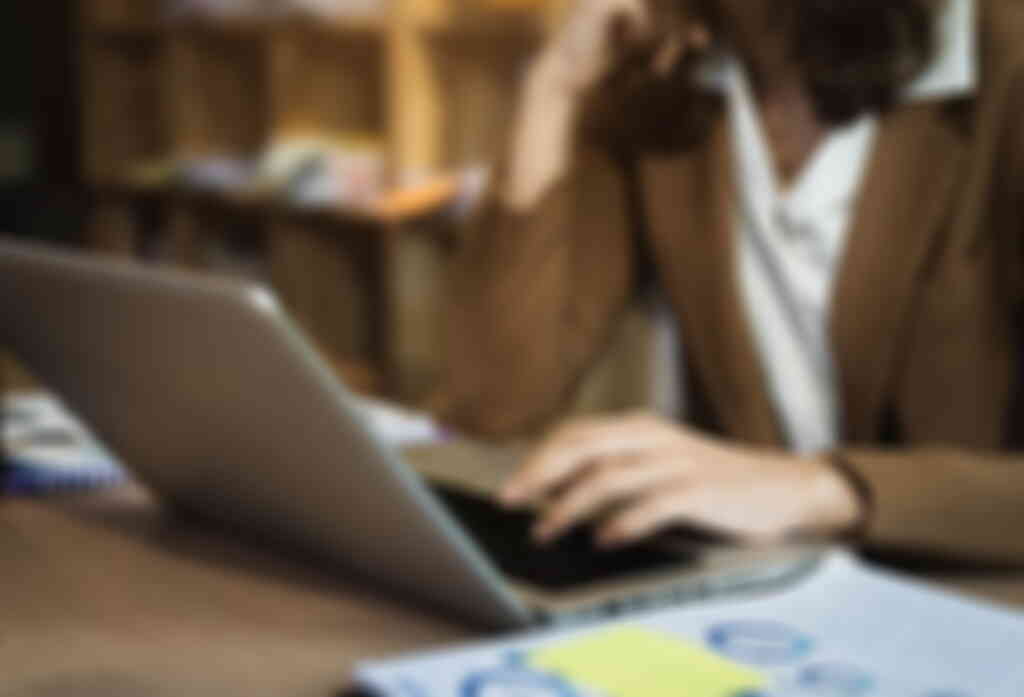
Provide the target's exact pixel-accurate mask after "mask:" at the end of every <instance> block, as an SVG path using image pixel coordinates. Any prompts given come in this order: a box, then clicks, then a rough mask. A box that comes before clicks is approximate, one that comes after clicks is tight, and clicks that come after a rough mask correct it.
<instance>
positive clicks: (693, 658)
mask: <svg viewBox="0 0 1024 697" xmlns="http://www.w3.org/2000/svg"><path fill="white" fill-rule="evenodd" d="M528 661H529V663H530V665H531V666H533V667H534V668H537V669H540V670H543V671H546V672H550V673H555V674H557V675H560V676H561V677H563V678H565V679H567V680H569V681H570V682H572V683H573V684H575V685H579V686H580V687H583V688H585V689H590V690H594V691H596V692H600V693H602V694H605V695H608V697H681V696H683V695H685V697H737V696H738V695H742V694H744V693H748V692H752V691H754V690H757V689H758V688H762V687H764V686H765V685H766V684H767V682H768V681H767V678H766V677H765V676H763V675H761V674H760V673H758V672H756V671H753V670H751V669H749V668H747V667H745V666H742V665H739V664H737V663H734V662H732V661H729V660H726V659H724V658H722V657H720V656H718V655H717V654H714V653H711V652H710V651H707V650H705V649H704V648H702V647H700V646H697V645H695V644H691V643H687V642H685V641H682V640H680V639H676V638H674V637H672V636H670V635H668V634H663V633H660V632H655V631H652V630H648V629H643V628H641V627H621V628H618V629H613V630H610V631H607V632H601V633H598V634H590V635H587V636H585V637H583V638H581V639H576V640H573V641H568V642H565V643H562V644H555V645H553V646H549V647H546V648H543V649H540V650H538V651H536V652H534V653H532V654H531V655H530V657H529V659H528Z"/></svg>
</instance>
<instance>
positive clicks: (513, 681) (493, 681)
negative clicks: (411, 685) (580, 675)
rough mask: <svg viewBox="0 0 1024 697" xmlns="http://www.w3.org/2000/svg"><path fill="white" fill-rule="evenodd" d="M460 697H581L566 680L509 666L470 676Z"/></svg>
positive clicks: (521, 667)
mask: <svg viewBox="0 0 1024 697" xmlns="http://www.w3.org/2000/svg"><path fill="white" fill-rule="evenodd" d="M459 695H460V697H579V695H578V694H577V692H576V690H574V689H573V687H572V685H570V684H569V683H568V682H566V681H565V680H562V679H561V678H559V677H557V676H555V675H549V674H547V673H538V672H536V671H533V670H530V669H529V668H528V667H526V666H509V667H506V668H495V669H493V670H484V671H480V672H479V673H473V674H472V675H469V676H468V677H467V678H466V679H465V680H464V681H463V683H462V687H461V689H460V690H459Z"/></svg>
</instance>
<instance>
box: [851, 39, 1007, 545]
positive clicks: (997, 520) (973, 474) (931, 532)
mask: <svg viewBox="0 0 1024 697" xmlns="http://www.w3.org/2000/svg"><path fill="white" fill-rule="evenodd" d="M1015 64H1016V67H1015V69H1014V70H1012V71H1010V72H1011V74H1013V75H1015V78H1014V79H1009V80H1007V82H1006V87H1005V89H1006V92H1005V102H1004V107H1003V108H1002V109H1001V113H1002V114H1003V121H1004V123H1003V126H1002V127H1001V128H1000V129H998V136H997V137H998V151H999V152H1000V153H1002V154H1003V157H1004V158H1005V159H1003V161H1002V165H1001V167H1000V172H999V173H997V175H996V176H995V178H994V180H993V185H994V186H996V187H998V189H999V191H998V194H997V195H996V196H994V197H993V198H995V199H997V200H1001V201H1002V206H1001V207H1002V209H1003V210H1007V211H1010V212H1011V213H1010V216H1011V217H1010V218H1009V219H1010V220H1013V219H1014V218H1015V219H1016V224H1011V225H1008V226H1005V229H998V230H995V231H992V232H994V233H995V234H996V235H997V237H996V238H995V239H997V240H999V244H1000V245H1001V246H1000V250H999V254H1000V255H1001V256H1002V258H1004V259H1012V260H1016V263H1015V264H1013V265H1012V268H1011V269H1010V270H1009V271H1010V273H1009V274H1008V277H1007V279H1006V283H1005V284H1004V288H1005V291H1004V292H1005V293H1006V294H1007V295H1008V296H1009V297H1011V298H1012V299H1013V305H1014V307H1016V308H1017V310H1016V311H1017V312H1018V314H1019V313H1020V311H1021V309H1022V308H1024V302H1022V301H1024V282H1022V281H1024V215H1022V214H1021V211H1024V129H1022V128H1021V114H1022V113H1024V54H1021V56H1019V57H1018V60H1016V61H1015ZM996 219H999V218H998V217H997V218H996ZM985 232H986V234H987V233H988V231H985ZM1018 341H1019V339H1018ZM1014 350H1015V351H1017V354H1018V361H1021V360H1024V354H1022V353H1021V349H1020V347H1014ZM1008 416H1010V418H1012V416H1013V415H1008ZM1018 416H1019V415H1018ZM1008 427H1009V428H1017V429H1024V424H1022V423H1019V422H1018V423H1010V422H1008ZM1020 432H1021V431H1018V432H1017V433H1018V434H1019V433H1020ZM1014 435H1017V434H1014ZM1013 440H1016V441H1017V443H1018V444H1019V443H1021V442H1022V439H1021V437H1020V436H1019V435H1017V437H1016V438H1014V439H1013ZM835 461H836V463H837V464H839V465H840V466H841V467H844V468H846V469H847V470H848V471H849V473H850V474H851V475H852V477H853V479H854V481H857V480H859V482H860V485H861V486H862V487H863V488H864V489H866V490H867V492H868V495H867V497H866V500H867V503H868V507H869V513H868V515H867V517H866V519H865V525H864V529H863V536H864V542H865V543H866V544H867V545H869V546H879V547H889V548H894V549H897V550H899V549H904V550H906V549H912V550H919V551H926V552H933V553H938V554H941V555H943V556H950V557H955V558H960V559H965V558H966V559H974V560H979V561H987V562H997V563H1012V564H1021V565H1024V453H1022V452H1019V451H1018V452H1012V453H1011V452H1001V453H995V452H989V453H985V452H977V451H971V450H957V449H953V448H943V449H924V450H920V449H919V450H907V451H902V452H899V451H880V450H873V449H862V448H854V449H849V450H844V451H841V452H839V453H837V455H836V458H835Z"/></svg>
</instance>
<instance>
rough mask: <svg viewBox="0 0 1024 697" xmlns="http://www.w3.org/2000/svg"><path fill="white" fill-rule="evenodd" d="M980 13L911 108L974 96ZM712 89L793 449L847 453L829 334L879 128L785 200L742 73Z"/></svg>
mask: <svg viewBox="0 0 1024 697" xmlns="http://www.w3.org/2000/svg"><path fill="white" fill-rule="evenodd" d="M974 11H975V8H974V0H948V6H947V7H946V8H945V9H944V10H943V13H942V14H941V16H940V22H939V26H938V27H937V29H938V34H937V36H938V50H937V53H936V56H935V57H934V59H933V61H932V63H931V65H930V66H929V67H928V68H927V69H926V70H925V71H924V73H922V75H921V76H920V77H919V78H918V79H917V80H915V81H914V82H913V84H911V85H909V86H908V87H907V88H906V89H905V90H904V94H903V98H904V99H906V100H914V99H934V98H940V97H949V96H954V95H958V94H966V93H969V92H971V91H972V90H973V89H974V86H975V82H976V77H975V72H976V58H975V30H974ZM704 79H705V81H708V82H709V83H710V84H712V85H713V86H717V87H718V88H720V89H722V90H724V92H725V94H726V97H727V100H728V104H729V112H730V128H731V131H732V144H733V158H734V172H735V177H736V178H735V186H736V189H735V190H736V199H735V220H736V228H735V229H736V235H737V237H736V240H737V243H736V252H737V259H736V263H737V264H738V269H739V273H738V274H737V276H738V278H739V283H740V291H741V294H740V297H741V299H742V301H743V304H744V309H745V316H746V318H747V321H748V322H749V325H750V328H751V333H752V336H753V338H754V343H755V346H756V348H757V351H758V354H759V356H760V359H761V363H762V366H763V372H764V375H765V378H766V380H767V388H768V391H769V394H770V397H771V399H772V403H773V405H774V407H775V410H776V413H777V416H778V418H779V422H780V425H781V426H782V428H783V432H784V435H785V436H786V439H787V441H788V445H789V447H790V448H791V449H793V450H794V451H795V452H800V453H814V452H822V451H826V450H829V449H831V448H833V447H834V446H835V445H837V442H838V440H839V434H840V423H841V417H842V415H841V414H840V413H839V408H840V407H839V405H840V399H839V387H838V384H837V380H836V370H835V366H834V361H833V352H832V346H831V340H830V337H829V332H828V327H829V319H830V307H831V303H832V290H833V285H834V281H835V278H836V276H837V271H838V268H839V265H840V262H841V260H842V257H843V251H844V248H845V244H846V236H847V230H848V228H849V225H850V218H851V215H852V213H853V210H854V206H855V204H856V201H857V197H858V194H859V192H860V189H861V180H862V179H863V175H864V170H865V169H866V167H867V163H868V160H869V158H870V155H871V152H872V150H873V145H874V142H875V137H876V134H877V131H878V123H877V117H876V116H875V115H874V114H866V115H863V116H861V117H860V118H858V119H857V120H855V121H854V122H852V123H850V124H848V125H844V126H842V127H838V128H833V129H832V130H831V131H830V132H829V133H827V134H826V136H825V138H824V140H823V141H822V143H821V144H820V145H819V146H818V148H817V150H816V151H815V152H814V154H813V155H812V156H811V158H810V160H809V161H808V163H807V164H806V165H805V166H804V169H803V170H802V172H801V173H800V174H799V176H798V177H797V179H796V180H795V182H794V183H793V185H792V187H791V188H790V189H789V190H788V191H783V189H782V187H781V186H780V185H779V182H778V180H777V178H776V170H775V166H774V164H773V162H772V156H771V153H770V149H769V147H768V145H767V142H766V139H765V137H764V133H763V131H762V128H761V123H760V117H759V115H758V112H757V106H756V103H755V101H754V99H753V97H752V93H751V90H750V87H749V85H748V83H747V79H746V76H745V74H744V70H743V67H742V65H741V64H740V63H739V62H738V61H736V60H733V59H726V60H723V61H721V62H720V63H719V64H718V67H717V68H711V69H709V71H708V72H707V74H706V75H704ZM661 326H662V328H661V330H660V336H659V338H658V339H657V342H656V349H655V350H657V351H659V352H660V353H661V355H665V354H666V351H672V349H667V348H666V346H668V345H669V344H671V343H672V342H673V341H674V340H673V338H672V337H673V333H674V331H675V328H674V327H671V326H669V325H668V323H666V322H664V321H662V322H661ZM674 351H675V353H676V354H677V355H676V356H675V361H674V362H678V360H679V355H678V349H675V350H674Z"/></svg>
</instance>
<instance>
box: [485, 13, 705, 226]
mask: <svg viewBox="0 0 1024 697" xmlns="http://www.w3.org/2000/svg"><path fill="white" fill-rule="evenodd" d="M710 42H711V37H710V34H709V32H708V29H707V27H706V26H705V25H704V24H702V23H700V22H698V21H696V20H695V19H694V18H692V17H690V16H688V13H687V12H686V11H685V9H684V5H683V0H576V6H575V7H574V8H573V9H572V10H571V12H570V13H569V17H568V19H567V20H566V22H565V23H564V25H563V26H562V28H561V29H560V30H559V31H558V32H557V33H556V35H555V37H554V38H553V39H552V40H551V42H550V43H549V44H548V45H547V46H546V47H545V49H544V50H543V51H542V53H541V55H540V56H539V57H538V58H537V60H536V61H535V62H534V64H533V66H532V67H531V69H530V71H529V73H528V75H527V79H526V84H525V86H524V91H523V94H522V98H521V103H520V107H519V115H518V117H517V118H516V123H515V127H514V130H513V134H512V143H511V152H510V154H509V157H508V167H507V170H506V176H505V180H504V182H503V183H502V186H501V189H500V191H501V197H502V200H503V201H504V202H505V205H506V206H507V207H508V208H509V209H510V210H512V211H515V212H519V213H522V212H527V211H529V210H531V209H532V207H533V206H534V205H536V203H537V202H538V201H539V200H540V199H541V197H542V196H543V195H544V193H545V192H547V191H548V190H550V188H551V187H552V186H553V185H554V184H555V182H557V181H558V180H559V179H560V178H561V177H562V176H563V175H564V174H565V172H566V171H567V170H568V168H569V162H570V158H571V154H570V151H571V149H572V139H573V132H574V127H575V123H576V118H577V116H578V114H579V112H580V110H581V107H582V104H583V102H584V98H585V96H586V95H587V93H588V92H590V91H591V90H592V89H593V88H595V87H597V85H598V84H599V83H600V82H601V81H602V80H604V79H605V78H607V77H610V76H611V75H613V74H618V72H619V71H621V70H624V69H625V70H627V71H628V70H633V69H634V68H635V69H636V70H638V71H640V72H643V71H648V72H651V73H653V74H655V75H658V74H661V75H668V74H669V73H670V72H671V71H672V70H673V69H674V68H675V67H676V66H677V65H678V63H679V61H681V60H683V59H684V58H685V57H686V56H687V54H688V53H690V52H699V51H702V50H703V49H705V48H707V46H708V45H709V44H710Z"/></svg>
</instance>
